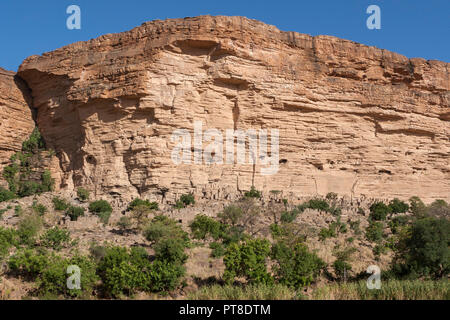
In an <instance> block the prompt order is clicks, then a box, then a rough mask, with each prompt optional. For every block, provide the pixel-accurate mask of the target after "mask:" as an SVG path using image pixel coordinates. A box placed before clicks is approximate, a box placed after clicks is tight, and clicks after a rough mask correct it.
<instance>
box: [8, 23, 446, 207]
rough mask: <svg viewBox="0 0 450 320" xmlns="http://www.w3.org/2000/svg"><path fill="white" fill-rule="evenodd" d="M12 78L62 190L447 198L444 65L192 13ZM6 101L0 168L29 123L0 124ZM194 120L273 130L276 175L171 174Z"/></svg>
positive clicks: (187, 169)
mask: <svg viewBox="0 0 450 320" xmlns="http://www.w3.org/2000/svg"><path fill="white" fill-rule="evenodd" d="M1 76H2V77H3V75H1ZM18 76H20V78H21V79H23V80H24V81H25V82H26V83H27V85H28V87H29V88H30V90H31V93H32V99H33V100H32V101H33V108H35V109H37V117H36V120H37V124H38V126H39V129H40V131H41V133H42V135H43V137H44V138H45V141H46V143H47V146H48V147H49V148H52V149H54V150H56V153H57V156H58V158H59V169H57V170H56V171H58V172H54V174H55V175H58V176H60V177H61V187H62V188H68V189H74V188H76V187H77V186H85V187H87V188H88V189H90V190H91V191H93V192H94V194H95V195H96V196H113V197H119V196H121V197H123V198H132V197H134V196H137V195H140V196H142V197H146V198H150V199H154V200H161V199H162V198H163V197H164V198H165V199H166V200H168V201H173V199H175V198H176V197H178V196H179V195H180V194H183V193H188V192H192V193H193V194H195V195H196V196H197V197H198V198H202V197H204V198H209V199H223V198H228V199H233V198H235V197H237V196H239V195H240V194H241V192H242V191H243V190H249V189H250V187H251V185H252V183H254V185H255V187H256V189H258V190H261V191H263V193H265V194H267V193H269V191H271V190H280V191H283V194H284V196H285V197H286V198H288V197H290V196H294V195H295V196H311V195H316V194H326V193H327V192H336V193H338V194H341V195H349V196H367V197H377V198H393V197H399V198H408V197H410V196H413V195H418V196H420V197H422V198H423V199H425V200H433V199H437V198H442V199H446V200H449V199H450V179H449V178H450V122H449V121H450V107H449V97H450V95H449V92H450V91H449V89H450V83H449V64H448V63H445V62H440V61H426V60H424V59H420V58H415V59H408V58H406V57H404V56H402V55H399V54H396V53H392V52H389V51H386V50H382V49H377V48H375V47H368V46H365V45H361V44H358V43H355V42H352V41H348V40H342V39H338V38H335V37H331V36H317V37H311V36H309V35H305V34H300V33H295V32H282V31H279V30H278V29H277V28H276V27H274V26H270V25H266V24H264V23H262V22H258V21H255V20H250V19H247V18H243V17H223V16H218V17H211V16H202V17H196V18H186V19H173V20H165V21H152V22H148V23H144V24H143V25H141V26H140V27H137V28H135V29H133V30H131V31H128V32H123V33H119V34H108V35H104V36H101V37H99V38H97V39H93V40H90V41H87V42H79V43H74V44H71V45H69V46H66V47H63V48H61V49H58V50H55V51H53V52H49V53H45V54H43V55H42V56H32V57H29V58H28V59H26V60H25V61H24V62H23V64H22V65H21V66H20V68H19V71H18ZM0 88H2V87H0ZM14 90H15V89H14ZM14 90H12V94H11V93H10V92H11V91H8V90H7V91H6V93H5V94H4V93H3V92H4V91H3V90H2V91H1V92H2V94H1V96H0V106H1V109H0V117H1V119H2V123H1V126H0V130H1V132H2V134H1V139H2V140H1V142H2V143H1V147H0V152H2V154H1V157H2V161H3V160H4V156H3V152H4V151H3V149H6V151H7V152H9V150H10V149H11V150H16V149H17V146H18V145H19V144H17V141H16V140H17V139H16V136H17V134H16V133H15V132H14V131H15V130H17V129H18V128H22V129H19V130H25V131H26V133H28V132H29V131H31V127H32V126H31V122H30V121H31V120H30V121H28V120H26V119H31V116H30V114H29V113H27V117H28V118H27V117H25V116H23V117H22V116H19V117H18V118H20V119H19V120H18V121H21V122H24V121H25V122H26V123H24V124H23V125H21V124H20V123H21V122H16V120H13V117H16V116H15V113H14V112H9V111H6V115H8V116H9V117H6V118H5V115H4V114H5V106H4V105H6V108H9V109H11V110H14V111H15V112H16V111H17V113H18V114H19V115H24V114H25V113H26V110H25V109H24V107H23V103H22V102H23V101H22V100H20V101H19V99H14V97H15V96H16V94H15V93H14V92H15V91H14ZM5 96H6V97H10V98H7V99H6V100H7V102H6V103H5V102H3V101H4V97H5ZM9 100H10V102H8V101H9ZM14 119H15V118H14ZM194 121H202V122H203V128H204V129H210V128H216V129H219V130H221V131H222V130H223V131H225V130H226V129H234V128H236V129H242V130H247V129H256V130H258V129H268V130H269V132H270V130H271V129H278V130H279V132H280V149H279V155H280V167H279V171H278V173H277V174H275V175H272V176H263V175H261V174H259V172H260V168H259V167H260V165H257V166H256V168H254V166H253V165H251V164H245V165H243V164H223V165H219V164H214V165H208V164H191V165H188V164H181V165H176V164H174V163H173V161H172V160H171V152H172V149H173V147H174V146H175V143H176V142H172V140H171V135H172V133H173V131H174V130H176V129H187V130H189V131H190V132H193V128H194ZM7 122H8V123H9V122H11V123H12V122H16V124H15V125H14V126H13V128H15V129H14V130H9V129H8V128H9V127H8V126H5V124H6V123H7ZM19 133H21V134H22V135H24V136H26V135H25V132H19ZM5 134H6V136H5ZM9 135H12V136H11V137H10V136H9ZM9 141H12V142H11V143H12V147H10V142H9ZM254 172H256V174H254ZM162 194H164V196H163V195H162Z"/></svg>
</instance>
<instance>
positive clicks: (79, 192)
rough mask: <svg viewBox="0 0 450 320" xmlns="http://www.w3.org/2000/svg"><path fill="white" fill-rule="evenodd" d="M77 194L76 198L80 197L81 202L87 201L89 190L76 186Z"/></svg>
mask: <svg viewBox="0 0 450 320" xmlns="http://www.w3.org/2000/svg"><path fill="white" fill-rule="evenodd" d="M77 196H78V199H80V200H81V201H83V202H84V201H88V200H89V191H88V190H86V189H84V188H78V189H77Z"/></svg>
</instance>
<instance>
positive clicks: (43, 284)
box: [8, 249, 98, 297]
mask: <svg viewBox="0 0 450 320" xmlns="http://www.w3.org/2000/svg"><path fill="white" fill-rule="evenodd" d="M71 265H75V266H78V267H79V268H80V270H81V277H80V287H81V289H69V288H68V286H67V279H68V277H69V276H70V275H68V274H67V270H68V269H67V268H68V267H69V266H71ZM8 266H9V269H10V270H11V271H12V272H14V273H17V274H21V275H25V276H28V277H31V279H33V280H34V281H35V282H36V283H37V293H38V295H41V296H46V295H49V294H51V295H63V296H65V297H80V296H82V295H90V294H92V290H93V287H94V285H95V283H96V281H97V279H98V277H97V275H96V273H95V272H96V265H95V263H94V262H93V261H92V260H91V259H89V258H87V257H82V256H78V255H76V256H74V257H71V258H62V257H60V256H57V255H55V254H49V253H47V252H45V251H35V250H31V249H24V250H20V251H18V252H17V253H16V254H15V255H14V256H13V257H11V258H10V260H9V262H8Z"/></svg>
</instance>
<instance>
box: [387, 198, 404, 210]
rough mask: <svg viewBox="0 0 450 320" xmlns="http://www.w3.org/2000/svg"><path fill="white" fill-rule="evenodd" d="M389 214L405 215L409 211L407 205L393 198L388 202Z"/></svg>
mask: <svg viewBox="0 0 450 320" xmlns="http://www.w3.org/2000/svg"><path fill="white" fill-rule="evenodd" d="M389 209H390V212H391V213H393V214H397V213H405V212H407V211H408V210H409V205H408V204H407V203H405V202H403V201H400V200H399V199H397V198H395V199H394V200H391V202H389Z"/></svg>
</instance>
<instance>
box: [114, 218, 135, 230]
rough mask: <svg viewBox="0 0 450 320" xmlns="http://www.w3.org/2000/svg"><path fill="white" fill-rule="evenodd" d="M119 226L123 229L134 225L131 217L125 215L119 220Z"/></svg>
mask: <svg viewBox="0 0 450 320" xmlns="http://www.w3.org/2000/svg"><path fill="white" fill-rule="evenodd" d="M117 226H118V227H119V228H120V229H121V230H123V231H125V230H128V229H130V228H131V226H132V222H131V219H130V218H128V217H125V216H123V217H120V219H119V221H118V222H117Z"/></svg>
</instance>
